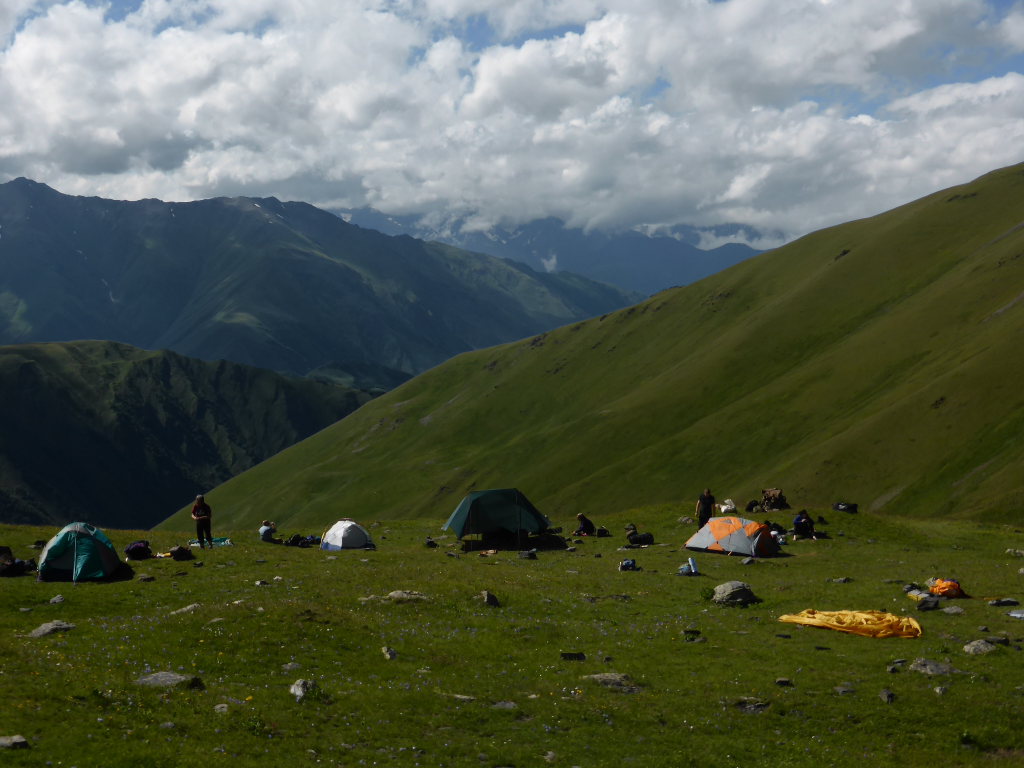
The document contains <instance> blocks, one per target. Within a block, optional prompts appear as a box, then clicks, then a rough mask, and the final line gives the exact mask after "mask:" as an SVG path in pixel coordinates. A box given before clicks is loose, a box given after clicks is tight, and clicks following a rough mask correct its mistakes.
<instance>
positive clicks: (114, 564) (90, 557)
mask: <svg viewBox="0 0 1024 768" xmlns="http://www.w3.org/2000/svg"><path fill="white" fill-rule="evenodd" d="M122 565H123V564H122V563H121V559H120V558H119V557H118V556H117V550H115V549H114V545H113V544H112V543H111V542H110V539H108V538H107V535H106V534H105V533H104V532H103V531H101V530H100V529H99V528H97V527H96V526H94V525H89V524H88V523H70V524H68V525H65V526H64V527H63V528H62V529H61V530H60V533H58V534H57V535H56V536H54V537H53V538H52V539H50V541H49V542H48V543H47V544H46V546H45V547H44V548H43V551H42V553H41V554H40V555H39V580H40V581H83V580H86V579H105V578H109V577H110V576H113V575H114V574H115V573H116V572H117V570H118V569H119V568H121V566H122Z"/></svg>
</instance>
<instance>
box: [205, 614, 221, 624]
mask: <svg viewBox="0 0 1024 768" xmlns="http://www.w3.org/2000/svg"><path fill="white" fill-rule="evenodd" d="M221 621H224V619H223V617H221V616H215V617H214V618H212V619H210V620H209V621H208V622H206V623H207V624H217V623H219V622H221Z"/></svg>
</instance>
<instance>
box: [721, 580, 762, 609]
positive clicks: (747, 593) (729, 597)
mask: <svg viewBox="0 0 1024 768" xmlns="http://www.w3.org/2000/svg"><path fill="white" fill-rule="evenodd" d="M711 600H712V602H715V603H718V604H719V605H749V604H750V603H759V602H761V599H760V598H759V597H757V596H756V595H755V594H754V591H753V590H752V589H751V588H750V585H749V584H747V583H745V582H742V581H727V582H725V583H724V584H719V585H718V586H717V587H715V593H714V595H713V596H712V597H711Z"/></svg>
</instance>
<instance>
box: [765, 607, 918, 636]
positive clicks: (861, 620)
mask: <svg viewBox="0 0 1024 768" xmlns="http://www.w3.org/2000/svg"><path fill="white" fill-rule="evenodd" d="M779 621H786V622H789V623H790V624H807V625H809V626H812V627H824V628H825V629H836V630H839V631H840V632H851V633H853V634H855V635H863V636H864V637H920V636H921V625H920V624H918V623H917V620H915V619H912V618H910V617H909V616H895V615H893V614H891V613H886V612H885V611H816V610H815V609H814V608H808V609H807V610H805V611H800V613H796V614H786V615H785V616H779Z"/></svg>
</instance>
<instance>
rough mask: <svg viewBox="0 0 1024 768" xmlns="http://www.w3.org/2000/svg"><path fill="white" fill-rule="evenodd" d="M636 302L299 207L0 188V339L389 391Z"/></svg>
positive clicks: (22, 182)
mask: <svg viewBox="0 0 1024 768" xmlns="http://www.w3.org/2000/svg"><path fill="white" fill-rule="evenodd" d="M633 300H635V297H632V296H631V295H629V294H626V293H624V292H622V291H620V290H618V289H615V288H612V287H610V286H604V285H600V284H598V283H595V282H593V281H587V280H585V279H584V278H581V277H578V276H574V275H538V274H536V273H533V272H532V271H530V270H529V269H528V268H526V267H523V266H521V265H514V264H511V263H508V262H506V261H503V260H499V259H496V258H494V257H489V256H484V255H479V254H470V253H467V252H464V251H460V250H458V249H455V248H453V247H451V246H444V245H441V244H433V243H423V242H420V241H416V240H414V239H412V238H408V237H398V238H392V237H388V236H385V235H382V234H380V233H377V232H373V231H371V230H364V229H361V228H359V227H356V226H353V225H349V224H347V223H345V222H343V221H342V220H341V219H340V218H338V217H337V216H335V215H334V214H330V213H328V212H326V211H321V210H320V209H317V208H315V207H313V206H311V205H308V204H306V203H282V202H281V201H279V200H277V199H276V198H261V199H257V198H215V199H212V200H201V201H196V202H192V203H164V202H161V201H158V200H141V201H134V202H126V201H111V200H104V199H101V198H84V197H72V196H68V195H62V194H61V193H59V192H56V191H55V190H52V189H50V188H49V187H47V186H46V185H43V184H39V183H38V182H31V181H29V180H26V179H19V180H16V181H13V182H8V183H7V184H2V185H0V343H7V344H13V343H27V342H34V341H67V340H73V339H82V338H97V339H110V340H114V341H120V342H124V343H127V344H132V345H133V346H137V347H141V348H146V349H161V348H166V349H172V350H175V351H177V352H179V353H181V354H185V355H188V356H192V357H198V358H201V359H207V360H215V359H226V360H232V361H234V362H240V363H244V364H247V365H255V366H257V367H262V368H268V369H272V370H279V371H286V372H290V373H296V374H299V375H305V374H307V373H309V372H311V371H317V370H320V371H324V370H328V371H334V370H338V371H341V372H342V375H344V372H346V371H348V372H351V371H361V372H363V373H361V374H360V375H359V376H356V377H354V380H355V383H356V384H357V385H358V386H360V388H365V389H370V388H379V389H387V388H390V387H391V386H394V384H396V383H398V382H400V381H402V380H405V379H406V378H408V377H409V376H410V375H412V374H414V373H417V372H419V371H421V370H425V369H427V368H429V367H431V366H433V365H436V364H437V363H439V362H441V361H442V360H444V359H447V358H448V357H450V356H451V355H453V354H457V353H459V352H463V351H466V350H469V349H473V348H478V347H483V346H489V345H491V344H494V343H498V342H501V341H508V340H511V339H515V338H522V337H523V336H528V335H530V334H532V333H536V332H538V331H541V330H545V329H548V328H551V327H554V326H556V325H559V324H561V323H564V322H569V321H572V320H574V319H579V318H582V317H587V316H591V315H594V314H601V313H602V312H604V311H608V310H609V309H612V308H615V307H619V306H625V305H627V304H628V303H630V302H631V301H633Z"/></svg>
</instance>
